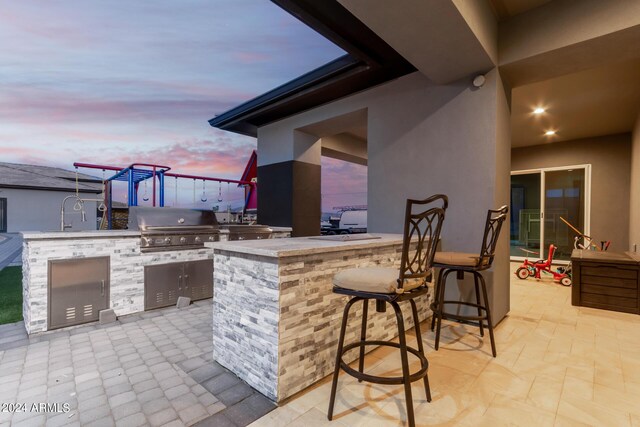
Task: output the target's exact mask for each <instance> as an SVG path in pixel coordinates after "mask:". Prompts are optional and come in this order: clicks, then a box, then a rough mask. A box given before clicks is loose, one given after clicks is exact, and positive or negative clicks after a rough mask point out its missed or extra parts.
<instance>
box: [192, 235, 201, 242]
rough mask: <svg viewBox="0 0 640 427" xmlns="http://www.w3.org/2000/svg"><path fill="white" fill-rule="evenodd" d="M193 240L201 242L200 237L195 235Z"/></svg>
mask: <svg viewBox="0 0 640 427" xmlns="http://www.w3.org/2000/svg"><path fill="white" fill-rule="evenodd" d="M193 241H194V242H196V243H200V242H202V239H201V238H200V236H196V238H195V239H193Z"/></svg>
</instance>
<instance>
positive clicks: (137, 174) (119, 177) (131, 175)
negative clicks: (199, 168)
mask: <svg viewBox="0 0 640 427" xmlns="http://www.w3.org/2000/svg"><path fill="white" fill-rule="evenodd" d="M73 166H74V167H75V168H76V169H78V168H88V169H101V170H102V171H115V174H114V175H113V176H111V177H109V178H105V180H104V182H103V184H104V186H105V188H104V194H105V199H106V200H105V204H106V205H107V218H108V222H109V229H111V225H112V224H111V210H112V204H113V197H112V184H113V182H114V181H124V182H126V183H127V204H128V205H129V206H138V187H139V185H140V183H141V182H143V181H145V180H147V179H150V178H152V179H153V190H152V194H153V196H152V201H151V203H152V206H159V207H164V196H165V188H164V183H165V178H166V177H172V178H176V179H178V178H184V179H193V181H194V182H195V181H217V182H227V183H232V184H238V185H240V186H249V187H250V189H251V191H249V192H248V193H249V194H251V193H253V190H255V189H254V187H255V186H256V183H255V182H252V181H243V180H236V179H226V178H213V177H208V176H198V175H187V174H179V173H171V172H169V171H170V170H171V168H170V167H169V166H163V165H155V164H150V163H133V164H131V165H129V166H127V167H125V168H122V167H117V166H109V165H96V164H92V163H78V162H76V163H74V164H73ZM156 184H157V185H156ZM156 193H157V194H158V196H157V198H156ZM248 201H249V200H248V199H247V200H245V203H244V206H243V211H244V210H245V208H246V206H247V203H248Z"/></svg>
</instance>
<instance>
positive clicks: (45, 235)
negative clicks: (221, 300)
mask: <svg viewBox="0 0 640 427" xmlns="http://www.w3.org/2000/svg"><path fill="white" fill-rule="evenodd" d="M234 225H235V224H234ZM270 228H271V230H273V231H274V232H276V233H279V232H290V231H291V228H290V227H270ZM21 234H22V238H23V239H24V240H50V239H56V240H57V239H96V238H98V239H100V238H102V239H113V238H116V237H130V238H134V237H138V238H139V237H140V231H137V230H86V231H82V230H81V231H23V232H21ZM220 234H229V230H220Z"/></svg>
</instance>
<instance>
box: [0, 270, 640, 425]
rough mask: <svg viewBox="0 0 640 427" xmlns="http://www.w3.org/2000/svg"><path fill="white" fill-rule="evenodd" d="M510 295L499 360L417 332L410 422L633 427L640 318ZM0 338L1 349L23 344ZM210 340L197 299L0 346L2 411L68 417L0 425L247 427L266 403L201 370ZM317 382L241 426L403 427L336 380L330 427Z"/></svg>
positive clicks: (451, 332) (474, 344) (373, 390)
mask: <svg viewBox="0 0 640 427" xmlns="http://www.w3.org/2000/svg"><path fill="white" fill-rule="evenodd" d="M513 267H514V265H512V268H513ZM511 284H512V286H511V291H512V293H511V296H512V299H511V312H510V314H509V316H508V317H507V318H506V319H505V320H504V321H502V322H501V323H500V325H498V327H497V328H496V338H497V345H498V357H497V358H495V359H494V358H492V357H491V355H490V348H489V345H488V343H487V344H486V345H485V344H484V343H483V342H482V340H481V339H480V338H479V337H478V335H477V331H476V330H474V328H472V327H470V326H460V325H456V324H449V325H447V326H446V328H445V329H444V330H443V333H444V340H443V344H442V346H441V349H440V351H438V352H436V351H434V350H433V348H432V345H433V334H432V333H431V332H428V333H425V334H424V342H425V344H426V346H427V351H428V352H429V354H428V358H429V361H430V364H431V365H430V382H431V389H432V394H433V401H432V402H431V403H427V402H426V399H425V395H424V389H423V388H422V386H421V383H415V385H414V387H413V394H414V404H415V407H416V421H417V423H418V425H422V426H426V425H440V426H445V425H460V426H483V425H486V426H502V425H520V426H545V425H548V426H554V425H557V426H565V425H569V426H574V425H575V426H578V425H596V426H640V403H639V402H640V316H637V315H627V314H622V313H614V312H608V311H602V310H594V309H587V308H575V307H572V306H571V304H570V292H571V289H570V288H564V287H562V286H559V285H556V284H553V283H552V282H549V281H542V282H536V281H534V280H527V281H519V280H518V279H516V278H515V276H513V278H512V280H511ZM0 328H4V329H0V341H1V338H2V337H5V338H6V337H7V336H11V334H14V335H16V334H17V335H19V334H20V333H23V332H21V331H20V328H19V327H18V326H16V325H14V326H13V327H11V326H5V327H0ZM11 328H13V329H11ZM426 329H427V328H426V324H425V326H424V327H423V331H425V330H426ZM210 331H211V302H210V300H209V301H203V302H199V303H196V304H195V305H192V306H191V307H190V308H188V309H186V310H177V309H173V308H172V309H166V310H159V311H153V312H148V313H144V314H142V315H134V316H127V317H124V318H122V319H121V320H120V321H119V322H118V323H116V324H112V325H107V326H103V327H98V326H84V327H77V328H73V329H67V330H63V331H60V332H53V333H49V334H44V335H41V336H39V337H35V338H31V339H30V340H27V341H26V342H25V341H22V342H19V341H21V339H18V340H17V341H16V340H13V341H11V340H9V341H5V342H4V343H1V342H0V402H5V403H7V402H32V401H33V402H49V403H53V402H68V403H70V404H71V411H70V412H69V413H66V414H46V415H45V414H39V413H18V414H14V415H13V416H11V414H7V413H0V425H8V424H9V423H11V425H17V426H20V425H27V426H39V425H48V426H55V425H67V424H69V425H83V426H85V425H114V424H115V425H122V426H136V425H163V424H164V425H169V426H181V425H189V424H194V423H198V424H197V425H201V426H216V427H225V426H231V427H233V426H237V425H247V424H249V423H251V422H252V421H254V420H256V419H258V417H259V416H260V415H261V414H264V413H267V412H268V411H269V410H271V409H272V408H273V405H272V404H271V403H270V402H269V401H268V400H267V399H265V398H264V397H263V396H261V395H260V394H257V393H255V392H254V391H253V390H251V389H250V388H249V387H247V386H246V384H244V383H242V382H241V381H239V380H238V379H237V378H236V377H234V376H233V375H230V374H229V373H228V372H226V371H225V370H224V369H223V368H221V367H220V366H219V365H216V364H215V363H213V362H212V361H211V346H212V343H211V332H210ZM22 339H23V338H22ZM409 340H410V341H413V342H414V343H415V337H413V336H410V338H409ZM16 342H18V343H17V344H16ZM12 343H13V344H12ZM9 347H11V348H9ZM410 360H411V359H410ZM366 361H367V363H366V369H367V371H369V372H373V373H378V374H382V373H384V374H387V375H389V374H393V375H398V374H399V370H398V369H397V368H398V367H399V366H400V362H399V357H398V356H397V355H396V352H394V351H393V349H380V350H376V351H374V352H372V353H370V354H369V355H368V356H367V358H366ZM412 366H413V368H414V369H415V368H416V367H417V362H415V361H414V363H413V364H412ZM329 380H330V378H325V379H324V380H322V381H321V382H320V383H319V384H317V385H316V386H314V387H312V388H310V389H309V390H307V391H305V392H303V393H301V394H300V395H298V396H295V397H294V398H292V399H290V400H289V401H288V402H286V403H285V404H284V405H282V406H281V407H279V408H277V409H275V410H273V411H272V412H269V413H267V415H265V416H264V417H262V418H260V419H258V420H257V421H255V422H254V423H253V424H251V426H252V427H261V426H276V427H283V426H304V427H312V426H323V425H327V426H334V427H341V426H342V427H344V426H350V427H356V426H387V425H388V426H396V425H402V424H403V420H405V418H406V415H405V412H404V410H405V409H404V408H405V406H404V394H403V389H402V388H401V387H394V386H381V385H371V384H365V383H362V384H359V383H358V382H357V381H356V380H354V379H352V378H350V377H348V376H345V375H342V376H341V377H340V383H339V385H340V388H339V391H338V396H337V400H336V410H335V416H334V421H332V422H328V421H327V419H326V409H327V404H328V398H329V391H330V383H329Z"/></svg>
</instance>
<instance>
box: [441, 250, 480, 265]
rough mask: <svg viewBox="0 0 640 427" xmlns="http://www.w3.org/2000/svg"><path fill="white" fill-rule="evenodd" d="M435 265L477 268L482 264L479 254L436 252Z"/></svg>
mask: <svg viewBox="0 0 640 427" xmlns="http://www.w3.org/2000/svg"><path fill="white" fill-rule="evenodd" d="M433 263H434V264H441V265H459V266H465V267H475V266H479V264H480V257H479V256H478V254H477V253H476V254H469V253H465V252H436V254H435V256H434V257H433Z"/></svg>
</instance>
